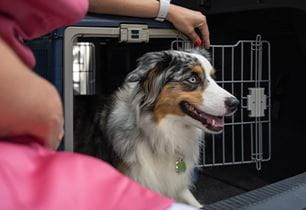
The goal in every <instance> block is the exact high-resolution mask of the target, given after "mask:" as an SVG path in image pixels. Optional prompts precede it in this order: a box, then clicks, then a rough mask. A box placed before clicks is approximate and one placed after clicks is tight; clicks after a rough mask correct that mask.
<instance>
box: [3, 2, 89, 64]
mask: <svg viewBox="0 0 306 210" xmlns="http://www.w3.org/2000/svg"><path fill="white" fill-rule="evenodd" d="M87 8H88V0H1V1H0V38H2V39H4V41H6V42H7V43H8V44H9V45H10V46H11V47H12V48H13V49H14V50H15V52H16V53H17V54H18V55H19V56H20V58H21V59H22V60H23V61H24V62H25V64H26V65H28V66H29V67H30V68H33V67H34V65H35V59H34V56H33V54H32V52H31V51H30V50H29V49H28V48H27V47H26V46H25V45H24V43H23V40H31V39H34V38H37V37H39V36H42V35H44V34H46V33H49V32H51V31H52V30H54V29H56V28H59V27H62V26H65V25H68V24H72V23H75V22H77V21H79V20H80V19H81V18H82V17H83V16H84V15H85V14H86V11H87Z"/></svg>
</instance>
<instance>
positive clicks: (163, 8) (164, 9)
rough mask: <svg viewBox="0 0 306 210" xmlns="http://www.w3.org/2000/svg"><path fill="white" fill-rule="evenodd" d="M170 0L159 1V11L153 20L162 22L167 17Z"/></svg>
mask: <svg viewBox="0 0 306 210" xmlns="http://www.w3.org/2000/svg"><path fill="white" fill-rule="evenodd" d="M170 1H171V0H159V11H158V15H157V17H156V18H155V20H157V21H160V22H163V21H164V20H165V18H166V17H167V14H168V10H169V7H170Z"/></svg>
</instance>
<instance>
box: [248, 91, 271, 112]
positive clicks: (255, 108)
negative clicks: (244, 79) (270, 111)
mask: <svg viewBox="0 0 306 210" xmlns="http://www.w3.org/2000/svg"><path fill="white" fill-rule="evenodd" d="M247 100H248V110H249V111H250V113H249V117H264V116H265V110H266V109H267V96H266V95H265V89H264V88H249V95H248V96H247Z"/></svg>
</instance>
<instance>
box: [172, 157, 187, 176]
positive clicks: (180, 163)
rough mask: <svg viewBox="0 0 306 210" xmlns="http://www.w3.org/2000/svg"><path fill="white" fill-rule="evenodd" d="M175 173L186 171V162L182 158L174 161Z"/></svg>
mask: <svg viewBox="0 0 306 210" xmlns="http://www.w3.org/2000/svg"><path fill="white" fill-rule="evenodd" d="M175 171H176V173H183V172H185V171H186V163H185V161H184V160H183V159H179V160H177V161H176V162H175Z"/></svg>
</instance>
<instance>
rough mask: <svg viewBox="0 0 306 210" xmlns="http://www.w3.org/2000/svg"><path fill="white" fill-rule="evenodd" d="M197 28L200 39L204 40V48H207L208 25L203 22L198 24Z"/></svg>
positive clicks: (208, 40)
mask: <svg viewBox="0 0 306 210" xmlns="http://www.w3.org/2000/svg"><path fill="white" fill-rule="evenodd" d="M198 28H199V30H200V32H201V36H202V39H203V41H204V45H205V48H206V49H208V48H209V47H210V39H209V30H208V25H207V23H206V22H205V23H204V24H202V25H200V26H199V27H198Z"/></svg>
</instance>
